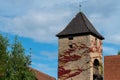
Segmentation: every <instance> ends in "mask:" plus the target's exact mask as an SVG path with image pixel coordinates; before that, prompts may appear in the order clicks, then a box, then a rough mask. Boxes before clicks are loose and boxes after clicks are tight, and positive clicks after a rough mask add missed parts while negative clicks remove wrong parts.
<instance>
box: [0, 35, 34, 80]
mask: <svg viewBox="0 0 120 80" xmlns="http://www.w3.org/2000/svg"><path fill="white" fill-rule="evenodd" d="M30 57H31V56H30V55H25V49H24V48H23V46H22V44H21V42H20V41H18V39H17V37H15V39H14V43H13V44H11V45H9V42H8V39H7V38H5V37H3V36H2V35H0V75H1V76H2V77H0V80H2V79H3V80H36V79H35V75H34V73H33V72H32V71H31V70H30V68H29V66H30V65H31V59H30Z"/></svg>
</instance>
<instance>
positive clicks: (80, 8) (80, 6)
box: [79, 0, 87, 12]
mask: <svg viewBox="0 0 120 80" xmlns="http://www.w3.org/2000/svg"><path fill="white" fill-rule="evenodd" d="M84 2H87V0H82V1H80V2H79V11H80V12H81V11H82V3H84Z"/></svg>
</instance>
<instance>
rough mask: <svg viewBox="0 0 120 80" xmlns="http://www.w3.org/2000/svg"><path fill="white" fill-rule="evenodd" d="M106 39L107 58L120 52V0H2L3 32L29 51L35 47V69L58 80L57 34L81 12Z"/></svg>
mask: <svg viewBox="0 0 120 80" xmlns="http://www.w3.org/2000/svg"><path fill="white" fill-rule="evenodd" d="M80 2H81V4H82V12H84V14H85V15H86V16H87V17H88V19H89V20H90V21H91V22H92V24H93V25H94V26H95V28H96V29H97V30H98V31H99V32H100V33H101V34H102V35H103V36H104V37H105V40H104V41H103V55H115V54H117V52H118V51H119V50H120V47H119V46H120V37H119V36H120V31H119V30H120V15H119V14H120V1H119V0H115V1H114V0H105V1H104V0H0V33H1V34H4V35H5V34H8V35H9V38H10V39H11V40H12V38H13V37H14V36H15V35H18V36H19V39H20V40H21V42H22V43H23V46H24V47H25V49H26V52H27V53H28V52H29V48H32V53H33V54H32V61H33V62H32V67H33V68H36V69H38V70H40V71H42V72H44V73H47V74H49V75H51V76H53V77H56V78H57V64H58V63H57V58H58V44H57V42H58V41H57V38H56V37H55V35H56V34H57V33H58V32H60V31H61V30H62V29H63V28H65V27H66V25H67V24H68V23H69V22H70V21H71V19H72V18H73V17H74V16H75V15H76V14H77V13H78V12H79V3H80Z"/></svg>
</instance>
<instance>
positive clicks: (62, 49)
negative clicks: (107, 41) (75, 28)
mask: <svg viewBox="0 0 120 80" xmlns="http://www.w3.org/2000/svg"><path fill="white" fill-rule="evenodd" d="M101 45H102V42H101V40H99V39H97V38H95V37H93V36H91V35H86V36H79V37H73V40H69V38H60V39H59V65H58V78H59V80H93V62H94V59H98V60H99V61H101V57H102V55H101V53H102V47H101Z"/></svg>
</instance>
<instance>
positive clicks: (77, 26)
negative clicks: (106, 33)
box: [56, 12, 104, 39]
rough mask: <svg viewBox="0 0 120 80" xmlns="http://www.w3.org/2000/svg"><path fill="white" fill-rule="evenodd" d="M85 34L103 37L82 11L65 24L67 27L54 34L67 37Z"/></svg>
mask: <svg viewBox="0 0 120 80" xmlns="http://www.w3.org/2000/svg"><path fill="white" fill-rule="evenodd" d="M85 34H91V35H93V36H96V37H98V38H99V39H104V37H103V36H102V35H101V34H99V33H98V32H97V30H96V29H95V28H94V27H93V25H92V24H91V23H90V21H89V20H88V19H87V17H86V16H85V15H84V14H83V13H82V12H79V13H78V14H77V15H76V17H75V18H73V20H72V21H71V22H70V23H69V24H68V25H67V27H66V28H65V29H64V30H63V31H61V32H60V33H58V34H57V35H56V36H57V37H68V36H77V35H85Z"/></svg>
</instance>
